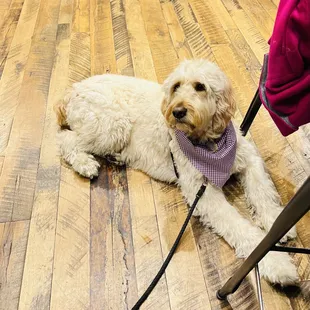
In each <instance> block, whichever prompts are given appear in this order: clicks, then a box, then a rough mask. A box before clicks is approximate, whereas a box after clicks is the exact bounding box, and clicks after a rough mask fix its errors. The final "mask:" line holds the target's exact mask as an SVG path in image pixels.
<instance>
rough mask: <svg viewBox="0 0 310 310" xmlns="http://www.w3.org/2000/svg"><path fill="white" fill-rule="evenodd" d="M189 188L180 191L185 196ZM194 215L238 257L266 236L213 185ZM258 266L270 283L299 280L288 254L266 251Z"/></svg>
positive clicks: (247, 253) (289, 282) (209, 186)
mask: <svg viewBox="0 0 310 310" xmlns="http://www.w3.org/2000/svg"><path fill="white" fill-rule="evenodd" d="M188 190H189V189H188V188H186V189H185V190H184V191H183V192H184V194H185V195H186V193H187V192H188ZM191 196H192V195H191ZM191 198H192V197H191ZM196 215H199V216H200V218H201V220H202V222H203V223H205V224H206V225H208V226H209V227H212V228H213V229H214V231H215V232H216V233H217V234H219V235H220V236H222V237H223V238H224V239H225V240H226V242H227V243H229V245H230V246H231V247H233V248H235V250H236V255H237V256H238V257H240V258H243V257H247V256H248V255H249V254H250V253H251V252H252V251H253V250H254V248H255V247H256V246H257V245H258V244H259V243H260V241H261V240H262V239H263V238H264V236H265V233H264V232H263V231H262V230H261V229H260V228H258V227H257V226H254V225H252V224H251V223H250V222H249V221H248V220H247V219H245V218H243V217H242V216H241V214H239V212H238V211H237V210H236V209H235V208H234V207H233V206H232V205H230V204H229V202H228V201H227V200H226V198H225V196H224V194H223V192H222V191H221V190H220V189H218V188H216V187H213V186H212V185H208V186H207V189H206V191H205V193H204V195H203V196H202V198H201V200H200V201H199V203H198V205H197V212H196ZM259 267H260V272H261V275H262V276H263V277H264V278H266V279H267V280H269V281H270V282H272V283H280V284H282V285H288V284H293V283H295V282H296V281H297V280H298V274H297V271H296V267H295V266H294V264H293V263H292V261H291V258H290V256H289V255H288V254H287V253H278V252H269V253H268V254H267V255H266V256H265V258H264V259H263V260H262V261H261V262H260V263H259Z"/></svg>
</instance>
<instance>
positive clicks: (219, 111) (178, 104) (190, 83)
mask: <svg viewBox="0 0 310 310" xmlns="http://www.w3.org/2000/svg"><path fill="white" fill-rule="evenodd" d="M163 90H164V93H165V95H164V99H163V102H162V106H161V109H162V113H163V115H164V117H165V119H166V121H167V124H168V126H169V127H171V128H176V129H179V130H181V131H183V132H184V133H185V134H186V135H187V136H189V137H191V138H193V139H198V140H207V139H215V138H218V137H220V136H221V134H222V133H223V131H224V130H225V128H226V126H227V124H228V123H229V121H230V120H231V118H232V116H233V115H234V113H235V109H236V105H235V102H234V99H233V96H232V88H231V84H230V82H229V80H228V78H227V77H226V75H225V74H224V73H223V72H222V71H221V70H220V69H219V67H218V66H217V65H215V64H214V63H211V62H209V61H207V60H186V61H184V62H182V63H181V64H180V65H179V66H178V67H177V68H176V69H175V70H174V71H173V72H172V74H170V75H169V77H168V78H167V79H166V80H165V82H164V84H163Z"/></svg>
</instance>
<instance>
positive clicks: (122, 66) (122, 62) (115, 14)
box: [111, 0, 134, 76]
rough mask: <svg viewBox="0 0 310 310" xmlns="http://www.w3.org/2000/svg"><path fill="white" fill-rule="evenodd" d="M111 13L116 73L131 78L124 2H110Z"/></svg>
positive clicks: (131, 70) (119, 0) (131, 67)
mask: <svg viewBox="0 0 310 310" xmlns="http://www.w3.org/2000/svg"><path fill="white" fill-rule="evenodd" d="M111 12H112V26H113V36H114V48H115V58H116V66H117V73H119V74H123V75H129V76H133V75H134V73H133V66H132V58H131V51H130V44H129V35H128V31H127V25H126V18H125V8H124V0H112V1H111Z"/></svg>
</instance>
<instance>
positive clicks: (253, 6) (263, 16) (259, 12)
mask: <svg viewBox="0 0 310 310" xmlns="http://www.w3.org/2000/svg"><path fill="white" fill-rule="evenodd" d="M238 1H239V3H240V5H241V7H242V9H243V10H244V12H245V13H246V14H247V16H248V17H249V18H250V19H251V21H252V22H253V24H254V25H255V27H256V29H257V30H258V31H259V32H260V33H261V35H262V37H263V38H264V39H265V41H268V40H269V38H270V36H271V34H272V30H273V26H274V21H273V20H272V19H271V17H270V16H269V15H268V14H267V12H266V11H265V10H264V9H263V7H262V6H261V5H260V3H259V2H258V0H238Z"/></svg>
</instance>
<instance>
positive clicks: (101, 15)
mask: <svg viewBox="0 0 310 310" xmlns="http://www.w3.org/2000/svg"><path fill="white" fill-rule="evenodd" d="M90 21H91V23H90V33H91V53H92V55H91V60H92V61H91V65H92V67H91V72H92V74H103V73H109V72H113V73H115V72H116V61H115V52H114V48H111V47H114V37H113V28H112V15H111V7H110V1H109V0H90Z"/></svg>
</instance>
